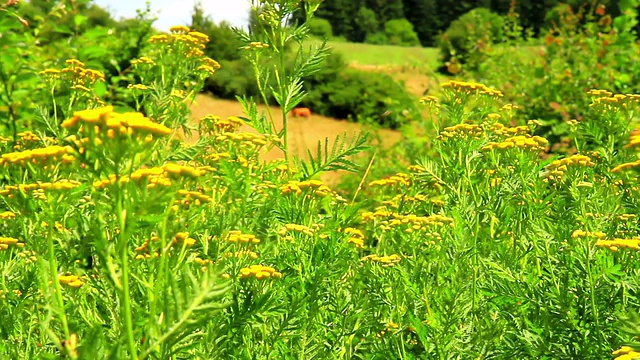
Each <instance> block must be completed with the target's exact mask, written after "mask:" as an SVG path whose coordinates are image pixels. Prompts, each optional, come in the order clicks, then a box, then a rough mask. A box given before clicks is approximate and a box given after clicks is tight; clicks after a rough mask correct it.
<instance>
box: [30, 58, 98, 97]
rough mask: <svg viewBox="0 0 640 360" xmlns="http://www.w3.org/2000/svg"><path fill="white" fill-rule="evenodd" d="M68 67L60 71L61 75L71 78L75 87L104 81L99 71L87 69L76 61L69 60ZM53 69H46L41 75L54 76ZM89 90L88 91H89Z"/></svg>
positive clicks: (66, 62)
mask: <svg viewBox="0 0 640 360" xmlns="http://www.w3.org/2000/svg"><path fill="white" fill-rule="evenodd" d="M65 64H67V65H68V67H66V68H64V69H62V70H60V74H65V75H67V76H69V77H70V80H71V81H72V83H73V84H74V85H80V86H84V85H87V84H93V83H95V82H96V81H104V79H105V78H104V74H103V73H102V72H100V71H98V70H92V69H85V64H84V63H83V62H81V61H78V60H76V59H69V60H66V61H65ZM51 70H53V69H46V70H44V71H42V72H40V74H42V75H49V76H52V75H53V74H54V73H53V72H52V71H51ZM87 90H88V89H87Z"/></svg>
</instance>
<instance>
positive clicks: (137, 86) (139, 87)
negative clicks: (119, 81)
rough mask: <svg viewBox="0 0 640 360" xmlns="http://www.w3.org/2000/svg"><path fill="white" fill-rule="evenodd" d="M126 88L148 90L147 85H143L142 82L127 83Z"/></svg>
mask: <svg viewBox="0 0 640 360" xmlns="http://www.w3.org/2000/svg"><path fill="white" fill-rule="evenodd" d="M127 89H130V90H139V91H146V90H149V87H148V86H147V85H143V84H129V85H128V86H127Z"/></svg>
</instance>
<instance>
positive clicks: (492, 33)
mask: <svg viewBox="0 0 640 360" xmlns="http://www.w3.org/2000/svg"><path fill="white" fill-rule="evenodd" d="M503 37H504V20H503V18H502V17H501V16H500V15H498V14H495V13H492V12H491V11H489V10H488V9H485V8H477V9H473V10H471V11H469V12H468V13H466V14H464V15H462V16H460V18H459V19H458V20H456V21H454V22H453V23H451V25H450V26H449V28H448V29H447V30H446V31H445V32H444V34H442V36H440V39H439V41H438V47H439V48H440V54H441V55H442V58H443V61H444V62H445V63H446V62H449V61H450V60H452V59H457V61H459V62H461V63H463V64H467V67H468V68H470V69H475V68H477V66H478V64H480V63H481V62H482V60H483V59H484V58H485V55H486V52H487V50H488V49H489V47H490V46H491V44H493V43H496V42H500V41H502V39H503Z"/></svg>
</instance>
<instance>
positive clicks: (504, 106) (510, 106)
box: [500, 104, 520, 111]
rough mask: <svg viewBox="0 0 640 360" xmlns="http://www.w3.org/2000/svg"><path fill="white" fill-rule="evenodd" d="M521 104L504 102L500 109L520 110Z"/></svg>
mask: <svg viewBox="0 0 640 360" xmlns="http://www.w3.org/2000/svg"><path fill="white" fill-rule="evenodd" d="M519 109H520V106H518V105H515V104H504V105H503V106H502V107H501V108H500V110H502V111H513V110H519Z"/></svg>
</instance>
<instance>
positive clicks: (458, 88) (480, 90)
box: [441, 80, 503, 97]
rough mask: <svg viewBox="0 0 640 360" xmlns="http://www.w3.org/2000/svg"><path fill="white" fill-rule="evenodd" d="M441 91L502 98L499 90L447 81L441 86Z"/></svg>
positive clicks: (462, 82) (474, 84)
mask: <svg viewBox="0 0 640 360" xmlns="http://www.w3.org/2000/svg"><path fill="white" fill-rule="evenodd" d="M441 86H442V88H443V89H451V90H453V91H455V92H459V93H464V94H469V95H471V94H480V95H488V96H494V97H502V96H503V95H502V92H501V91H499V90H495V89H491V88H489V87H487V86H486V85H483V84H478V83H474V82H465V81H454V80H452V81H447V82H445V83H443V84H442V85H441Z"/></svg>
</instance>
